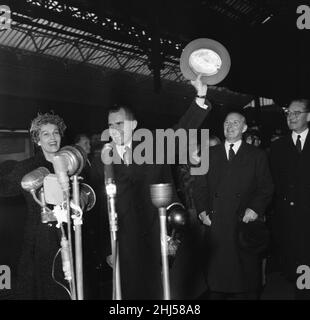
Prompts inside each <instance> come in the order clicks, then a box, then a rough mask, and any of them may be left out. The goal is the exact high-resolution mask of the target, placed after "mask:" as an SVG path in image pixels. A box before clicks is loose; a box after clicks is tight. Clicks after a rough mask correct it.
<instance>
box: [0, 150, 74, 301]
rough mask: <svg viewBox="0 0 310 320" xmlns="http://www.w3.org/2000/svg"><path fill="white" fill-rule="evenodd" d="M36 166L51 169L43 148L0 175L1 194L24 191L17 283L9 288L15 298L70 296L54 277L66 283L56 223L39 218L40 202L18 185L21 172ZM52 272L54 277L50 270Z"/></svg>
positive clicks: (15, 193) (16, 193)
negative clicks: (25, 214) (21, 241)
mask: <svg viewBox="0 0 310 320" xmlns="http://www.w3.org/2000/svg"><path fill="white" fill-rule="evenodd" d="M39 167H45V168H47V169H48V170H49V171H50V172H51V173H53V172H54V170H53V165H52V163H51V162H48V161H47V160H46V159H45V157H44V155H43V154H42V152H39V153H38V154H37V155H36V156H34V157H32V158H29V159H26V160H23V161H21V162H19V163H17V164H16V166H15V168H14V169H13V170H12V171H11V172H10V173H9V174H8V175H3V176H1V177H0V196H4V197H8V196H15V195H18V194H23V195H24V197H25V199H26V203H27V209H28V210H27V218H26V224H25V226H24V236H23V243H22V253H21V256H20V258H19V263H18V270H17V285H16V287H14V288H12V290H13V292H14V293H13V294H14V296H15V298H16V299H22V300H33V299H39V300H59V299H61V300H62V299H66V300H67V299H70V297H69V295H68V293H67V291H66V290H65V289H64V288H63V287H62V286H60V285H59V284H57V283H56V281H55V280H57V281H58V282H60V283H62V285H66V281H65V280H64V274H63V272H62V264H61V256H60V255H58V256H57V257H56V254H57V252H58V250H59V248H60V237H59V230H58V229H57V228H56V227H55V223H53V224H52V225H51V224H43V223H42V222H41V215H40V206H39V205H38V204H37V203H36V202H35V201H34V200H33V198H32V196H31V194H30V193H29V192H26V191H24V190H23V189H22V187H21V180H22V178H23V176H24V175H25V174H27V173H29V172H31V171H33V170H35V169H37V168H39ZM53 272H54V278H55V280H54V279H53V277H52V274H53Z"/></svg>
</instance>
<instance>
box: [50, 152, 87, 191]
mask: <svg viewBox="0 0 310 320" xmlns="http://www.w3.org/2000/svg"><path fill="white" fill-rule="evenodd" d="M86 162H87V156H86V154H85V151H83V149H82V148H81V147H79V146H66V147H63V148H61V149H60V150H59V151H58V152H56V154H55V155H54V157H53V166H54V170H55V173H56V176H57V178H58V181H59V184H60V185H61V188H62V190H63V191H64V192H66V193H68V192H69V189H70V184H69V177H68V175H70V176H71V175H75V174H77V175H78V174H80V173H81V171H82V170H83V168H84V167H85V164H86Z"/></svg>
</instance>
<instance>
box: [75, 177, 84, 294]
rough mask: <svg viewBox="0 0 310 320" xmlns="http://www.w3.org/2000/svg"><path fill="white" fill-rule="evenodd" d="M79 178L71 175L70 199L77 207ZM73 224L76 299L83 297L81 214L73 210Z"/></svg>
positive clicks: (78, 204) (78, 202) (78, 201)
mask: <svg viewBox="0 0 310 320" xmlns="http://www.w3.org/2000/svg"><path fill="white" fill-rule="evenodd" d="M78 180H79V178H78V176H77V175H74V176H72V196H73V197H72V201H73V204H74V205H75V206H77V207H79V206H80V188H79V181H78ZM73 211H74V216H73V224H74V236H75V238H74V239H75V270H76V287H77V300H83V299H84V288H83V250H82V224H83V220H82V214H81V213H80V212H78V211H77V210H74V209H73Z"/></svg>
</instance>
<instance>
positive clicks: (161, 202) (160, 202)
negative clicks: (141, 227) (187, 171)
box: [151, 183, 172, 300]
mask: <svg viewBox="0 0 310 320" xmlns="http://www.w3.org/2000/svg"><path fill="white" fill-rule="evenodd" d="M171 196H172V188H171V184H168V183H167V184H153V185H151V199H152V202H153V204H154V206H155V207H157V208H158V212H159V222H160V248H161V264H162V285H163V296H164V300H170V279H169V261H168V248H167V210H166V207H167V206H168V205H169V204H170V202H171Z"/></svg>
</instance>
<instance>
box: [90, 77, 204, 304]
mask: <svg viewBox="0 0 310 320" xmlns="http://www.w3.org/2000/svg"><path fill="white" fill-rule="evenodd" d="M192 85H193V86H194V87H195V89H196V91H197V96H196V98H195V100H194V102H193V103H192V105H191V107H190V108H189V109H188V111H187V112H186V114H185V115H184V116H183V117H182V118H181V119H180V121H179V123H178V124H177V125H176V126H175V128H174V129H179V128H183V129H186V130H187V129H195V128H198V127H199V126H200V125H201V123H202V121H203V120H204V119H205V117H206V115H207V113H208V111H209V110H210V106H209V103H208V102H205V98H206V92H207V86H206V85H203V84H202V82H201V80H200V77H198V78H197V79H196V80H195V81H192ZM108 121H109V133H110V136H111V138H112V142H111V145H112V146H113V151H115V150H116V155H114V156H116V160H118V161H115V162H116V163H114V165H113V166H114V176H115V182H116V186H117V195H116V199H117V203H116V212H117V214H118V226H119V231H118V239H119V255H120V273H121V289H122V298H123V299H162V286H161V257H160V235H159V219H158V210H157V208H155V206H154V205H153V204H152V201H151V196H150V185H151V184H155V183H167V182H169V183H172V181H173V180H172V177H171V169H170V166H169V165H167V164H156V163H154V164H146V163H142V164H137V163H136V162H135V159H132V158H131V159H130V157H128V155H129V154H131V155H132V154H134V150H135V148H136V147H137V142H136V141H134V140H133V139H132V137H133V133H134V130H135V129H136V127H137V120H136V118H135V116H134V114H133V113H132V112H131V111H130V110H129V109H127V108H125V107H119V108H114V109H112V110H110V112H109V116H108ZM154 145H156V143H155V144H154ZM155 153H156V152H154V158H155V156H156V155H155ZM93 170H94V171H93V176H94V178H95V179H97V183H96V185H97V186H99V188H101V191H99V192H100V193H101V195H103V194H104V174H103V172H104V165H103V164H102V163H101V161H100V160H99V162H98V161H97V163H94V165H93ZM97 190H98V189H97ZM174 193H175V191H174ZM175 194H176V193H175ZM101 202H102V203H103V205H102V206H101V208H103V209H102V211H106V210H104V207H105V205H106V200H105V199H104V198H103V199H102V201H101ZM102 214H104V215H105V216H106V217H107V213H106V212H102Z"/></svg>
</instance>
